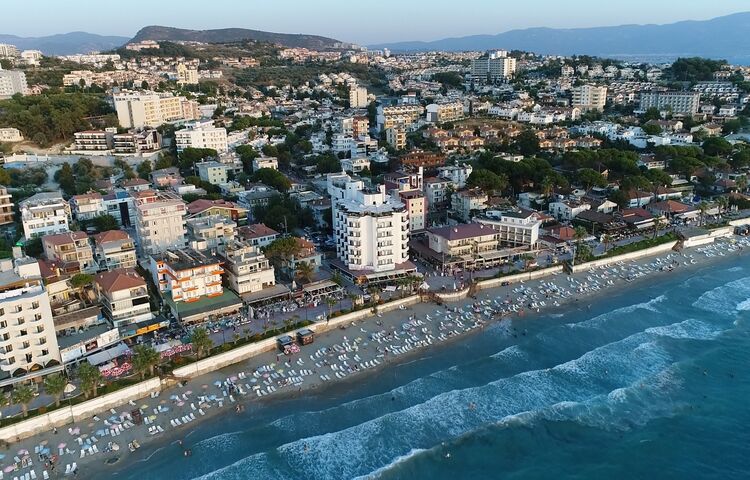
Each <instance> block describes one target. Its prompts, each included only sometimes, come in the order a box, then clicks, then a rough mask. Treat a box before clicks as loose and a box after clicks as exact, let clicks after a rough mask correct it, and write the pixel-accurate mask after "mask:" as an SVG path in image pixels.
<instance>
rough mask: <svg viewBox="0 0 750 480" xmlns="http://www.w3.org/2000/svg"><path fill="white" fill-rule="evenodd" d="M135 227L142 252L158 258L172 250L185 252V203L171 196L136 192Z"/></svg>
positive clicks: (150, 192) (161, 193) (171, 194)
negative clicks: (165, 251) (178, 249)
mask: <svg viewBox="0 0 750 480" xmlns="http://www.w3.org/2000/svg"><path fill="white" fill-rule="evenodd" d="M133 197H135V227H136V233H137V235H138V247H139V251H140V252H141V253H143V254H147V255H155V254H158V253H161V252H163V251H164V250H167V249H169V248H184V247H185V246H186V245H187V240H186V237H185V215H186V214H187V207H186V206H185V202H183V201H182V199H181V198H180V197H179V196H178V195H177V194H173V193H170V192H155V191H153V190H145V191H143V192H135V193H134V194H133Z"/></svg>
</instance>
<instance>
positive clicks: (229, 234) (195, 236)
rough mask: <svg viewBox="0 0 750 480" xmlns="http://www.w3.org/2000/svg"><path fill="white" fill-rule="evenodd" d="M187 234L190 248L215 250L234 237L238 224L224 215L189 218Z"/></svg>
mask: <svg viewBox="0 0 750 480" xmlns="http://www.w3.org/2000/svg"><path fill="white" fill-rule="evenodd" d="M186 225H187V235H188V242H189V244H190V248H193V249H195V250H199V251H207V250H208V251H215V250H217V249H219V248H220V247H222V246H223V245H226V244H227V243H228V242H230V241H231V240H232V239H234V235H235V229H236V227H237V225H236V224H235V223H234V222H233V221H232V220H229V219H228V218H226V217H224V216H222V215H209V216H206V217H196V218H188V220H187V222H186Z"/></svg>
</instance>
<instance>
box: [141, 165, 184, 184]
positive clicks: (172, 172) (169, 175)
mask: <svg viewBox="0 0 750 480" xmlns="http://www.w3.org/2000/svg"><path fill="white" fill-rule="evenodd" d="M184 182H185V179H184V178H182V175H180V169H179V168H177V167H167V168H161V169H159V170H154V171H153V172H151V183H153V184H154V186H155V187H157V188H159V187H174V186H177V185H182V184H183V183H184ZM146 184H148V182H146Z"/></svg>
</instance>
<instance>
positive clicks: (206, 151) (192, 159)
mask: <svg viewBox="0 0 750 480" xmlns="http://www.w3.org/2000/svg"><path fill="white" fill-rule="evenodd" d="M218 157H219V154H218V153H217V152H216V150H214V149H213V148H186V149H184V150H183V151H182V152H180V168H181V169H183V170H190V169H192V168H194V167H195V164H196V163H198V162H200V161H203V160H208V159H214V158H218Z"/></svg>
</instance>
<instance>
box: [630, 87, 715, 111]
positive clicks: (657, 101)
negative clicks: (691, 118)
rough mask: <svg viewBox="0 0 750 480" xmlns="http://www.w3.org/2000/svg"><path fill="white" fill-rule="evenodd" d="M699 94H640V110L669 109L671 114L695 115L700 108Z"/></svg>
mask: <svg viewBox="0 0 750 480" xmlns="http://www.w3.org/2000/svg"><path fill="white" fill-rule="evenodd" d="M700 99H701V95H700V93H699V92H641V104H640V109H641V110H644V111H645V110H648V109H649V108H656V109H658V110H664V109H669V110H671V111H672V113H679V114H689V115H692V114H695V113H698V108H699V107H700Z"/></svg>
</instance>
